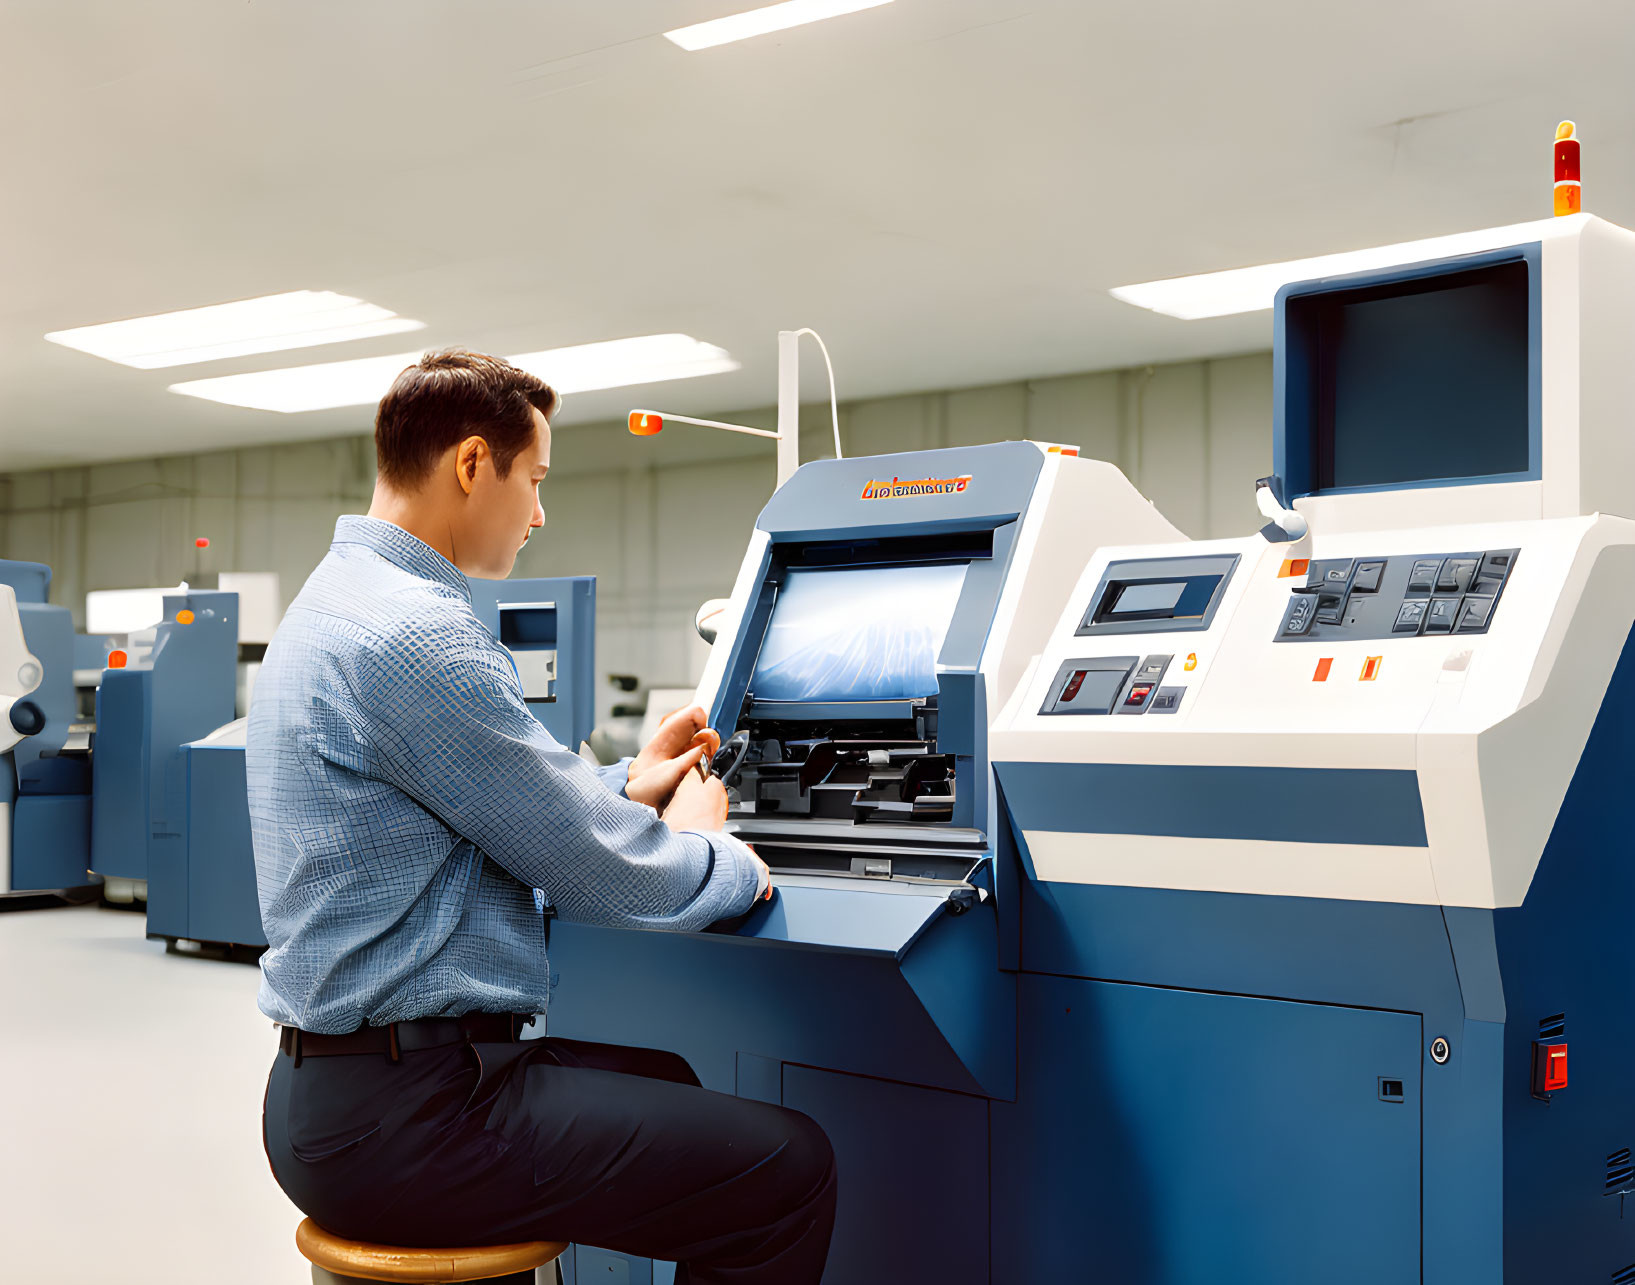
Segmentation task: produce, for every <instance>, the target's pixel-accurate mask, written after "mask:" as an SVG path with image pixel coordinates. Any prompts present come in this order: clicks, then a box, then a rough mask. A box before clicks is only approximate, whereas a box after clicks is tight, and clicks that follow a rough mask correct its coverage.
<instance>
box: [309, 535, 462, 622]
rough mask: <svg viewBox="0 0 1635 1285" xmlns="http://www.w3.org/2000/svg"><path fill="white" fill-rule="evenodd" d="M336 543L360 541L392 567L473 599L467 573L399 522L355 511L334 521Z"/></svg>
mask: <svg viewBox="0 0 1635 1285" xmlns="http://www.w3.org/2000/svg"><path fill="white" fill-rule="evenodd" d="M335 543H336V544H361V545H362V546H363V547H364V548H366V549H370V550H372V551H374V552H375V553H378V554H379V555H380V556H381V557H383V558H385V559H386V561H388V562H390V563H391V564H392V565H393V566H396V567H402V568H403V570H405V571H407V572H408V573H409V574H410V575H416V576H419V577H420V578H421V579H422V580H433V581H436V582H437V583H438V584H445V585H447V586H448V587H449V588H450V589H453V590H455V591H457V592H458V593H459V594H460V596H461V597H463V598H464V599H465V600H466V601H467V602H470V601H471V582H470V581H468V580H467V579H466V578H465V573H464V572H462V571H461V570H460V568H459V567H457V566H455V565H454V564H453V563H452V562H450V561H449V560H448V559H447V558H445V557H444V556H443V555H442V554H441V553H439V552H437V550H436V549H434V548H432V547H431V545H429V544H427V543H426V542H425V541H424V540H422V539H420V537H418V536H413V535H410V534H409V533H408V532H407V531H405V530H404V529H403V528H402V527H400V526H398V525H397V524H396V523H393V522H383V521H382V520H381V519H380V518H371V517H365V516H362V515H360V514H356V513H348V514H344V515H343V516H342V517H341V518H340V519H339V520H338V521H337V522H336V523H335Z"/></svg>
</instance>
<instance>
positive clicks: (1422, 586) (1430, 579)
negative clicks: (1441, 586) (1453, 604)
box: [1408, 558, 1442, 593]
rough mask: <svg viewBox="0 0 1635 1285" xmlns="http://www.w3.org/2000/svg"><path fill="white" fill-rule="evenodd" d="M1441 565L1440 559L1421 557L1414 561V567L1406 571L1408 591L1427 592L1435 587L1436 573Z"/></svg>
mask: <svg viewBox="0 0 1635 1285" xmlns="http://www.w3.org/2000/svg"><path fill="white" fill-rule="evenodd" d="M1441 566H1442V559H1440V558H1429V559H1421V560H1420V561H1418V562H1416V563H1414V569H1413V570H1412V571H1410V572H1409V573H1408V592H1409V593H1429V592H1430V591H1431V590H1432V589H1434V588H1435V587H1436V573H1437V571H1438V570H1439V569H1440V568H1441Z"/></svg>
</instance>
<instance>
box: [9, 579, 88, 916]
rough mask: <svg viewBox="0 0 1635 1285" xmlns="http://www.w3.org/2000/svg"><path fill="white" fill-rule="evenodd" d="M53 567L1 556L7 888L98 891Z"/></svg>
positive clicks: (35, 892)
mask: <svg viewBox="0 0 1635 1285" xmlns="http://www.w3.org/2000/svg"><path fill="white" fill-rule="evenodd" d="M50 588H51V568H50V567H48V566H45V565H44V564H43V563H39V562H11V561H0V707H3V713H4V722H3V723H0V745H4V746H6V747H7V752H6V753H5V754H4V756H3V762H0V896H5V897H10V898H16V899H32V898H35V897H39V896H42V895H44V896H57V897H70V898H76V899H77V898H80V897H82V896H85V895H91V896H94V895H95V893H94V890H93V889H94V885H93V882H92V878H91V876H90V874H89V873H88V870H89V867H90V864H91V862H90V850H91V765H90V749H89V744H88V738H87V736H86V735H85V733H84V732H83V731H82V730H80V729H78V728H76V727H75V726H74V724H75V701H74V645H75V638H74V622H73V618H72V616H71V615H70V614H69V612H68V609H67V608H66V607H54V606H51V605H50V604H49V602H48V601H47V598H48V593H49V590H50Z"/></svg>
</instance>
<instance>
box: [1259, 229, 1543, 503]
mask: <svg viewBox="0 0 1635 1285" xmlns="http://www.w3.org/2000/svg"><path fill="white" fill-rule="evenodd" d="M1528 274H1529V268H1528V265H1527V263H1526V262H1525V261H1523V260H1519V259H1518V260H1514V261H1510V262H1504V263H1498V264H1494V265H1491V266H1488V267H1482V268H1475V269H1470V270H1466V271H1461V272H1450V273H1445V274H1443V275H1440V276H1433V277H1423V278H1419V279H1415V280H1410V281H1397V282H1393V283H1391V284H1389V285H1381V286H1374V287H1366V288H1362V289H1357V290H1340V291H1331V292H1325V293H1321V294H1314V295H1311V296H1306V297H1300V296H1295V297H1293V298H1291V299H1290V300H1289V301H1288V324H1289V325H1290V326H1291V327H1296V328H1298V329H1299V330H1300V331H1302V332H1303V335H1302V338H1303V339H1304V340H1305V344H1304V347H1305V351H1306V352H1307V354H1308V355H1309V358H1310V359H1311V361H1312V375H1313V378H1312V379H1311V380H1310V381H1309V383H1308V385H1307V387H1308V388H1309V390H1310V394H1311V396H1312V399H1313V404H1312V405H1311V406H1310V408H1309V415H1310V418H1309V422H1310V423H1311V425H1312V432H1313V440H1312V460H1313V463H1314V466H1315V476H1314V479H1313V480H1314V481H1315V483H1316V488H1317V489H1318V490H1320V491H1327V490H1335V489H1344V488H1348V487H1377V486H1392V485H1403V484H1414V483H1425V482H1437V481H1443V480H1460V479H1469V478H1484V477H1506V476H1513V475H1517V474H1525V473H1527V472H1528V471H1529V469H1530V468H1531V466H1532V463H1533V461H1532V460H1531V458H1530V454H1531V449H1530V448H1531V441H1530V431H1529V430H1530V422H1531V417H1530V413H1529V412H1530V398H1529V378H1530V370H1529V362H1530V348H1529V325H1530V315H1531V309H1530V306H1529V278H1528Z"/></svg>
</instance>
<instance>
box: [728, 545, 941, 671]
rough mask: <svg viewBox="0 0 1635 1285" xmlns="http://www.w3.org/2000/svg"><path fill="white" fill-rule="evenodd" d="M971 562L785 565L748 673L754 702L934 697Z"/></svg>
mask: <svg viewBox="0 0 1635 1285" xmlns="http://www.w3.org/2000/svg"><path fill="white" fill-rule="evenodd" d="M968 565H969V564H968V563H964V562H951V563H935V564H931V565H917V566H903V565H898V566H882V567H862V568H845V569H825V570H821V571H820V570H815V569H807V568H791V569H790V571H789V573H788V577H787V579H786V580H785V581H784V584H783V586H782V587H781V588H780V590H779V592H778V598H777V602H776V604H775V605H774V607H773V609H772V619H771V621H770V623H769V624H768V625H767V630H766V638H765V641H764V642H763V643H762V646H761V652H760V655H759V657H758V658H757V660H756V664H755V671H754V674H753V676H752V677H751V679H750V691H751V693H752V694H753V695H754V698H755V700H756V701H757V702H761V701H790V702H853V701H898V700H916V699H922V698H925V697H929V696H934V695H936V692H937V654H938V652H940V651H941V650H942V642H943V638H944V637H945V636H946V635H947V633H948V625H949V623H950V621H952V619H953V616H954V608H955V607H956V606H957V605H958V603H959V594H960V590H961V589H962V588H963V587H964V584H965V572H966V568H967V567H968Z"/></svg>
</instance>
